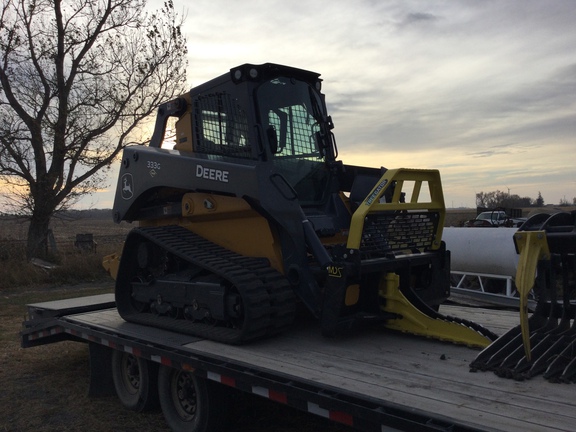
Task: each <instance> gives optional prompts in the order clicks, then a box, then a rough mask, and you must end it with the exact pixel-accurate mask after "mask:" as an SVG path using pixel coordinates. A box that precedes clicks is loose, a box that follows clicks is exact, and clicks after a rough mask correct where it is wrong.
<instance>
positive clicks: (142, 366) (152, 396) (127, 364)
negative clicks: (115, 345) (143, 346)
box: [112, 350, 158, 412]
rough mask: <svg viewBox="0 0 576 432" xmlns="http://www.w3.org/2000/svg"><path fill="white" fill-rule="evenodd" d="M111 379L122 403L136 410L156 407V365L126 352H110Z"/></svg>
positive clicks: (148, 409) (141, 410)
mask: <svg viewBox="0 0 576 432" xmlns="http://www.w3.org/2000/svg"><path fill="white" fill-rule="evenodd" d="M112 379H113V380H114V387H115V388H116V394H117V395H118V398H119V399H120V402H121V403H122V405H124V406H125V407H126V408H128V409H130V410H132V411H137V412H143V411H150V410H152V409H155V408H158V366H157V365H156V364H155V363H151V362H149V361H146V360H144V359H142V358H140V357H136V356H135V355H132V354H130V353H127V352H123V351H116V350H115V351H114V352H113V354H112Z"/></svg>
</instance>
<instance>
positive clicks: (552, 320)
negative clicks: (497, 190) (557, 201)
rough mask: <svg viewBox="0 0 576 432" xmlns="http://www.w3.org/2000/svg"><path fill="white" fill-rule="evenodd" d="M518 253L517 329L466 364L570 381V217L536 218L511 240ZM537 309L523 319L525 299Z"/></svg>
mask: <svg viewBox="0 0 576 432" xmlns="http://www.w3.org/2000/svg"><path fill="white" fill-rule="evenodd" d="M514 242H515V244H516V249H517V251H518V253H519V254H520V257H519V262H518V268H517V273H516V286H517V288H518V294H519V297H520V299H519V300H520V325H518V326H517V327H514V328H513V329H511V330H509V331H508V332H507V333H505V334H504V335H502V336H501V337H500V338H499V339H498V340H496V341H495V342H494V343H493V344H492V345H490V346H488V347H487V348H486V349H484V350H483V351H482V352H481V353H480V354H479V355H478V357H477V358H476V359H475V360H474V361H473V362H472V363H471V365H470V366H471V368H472V369H473V370H492V371H494V372H495V373H496V374H498V375H499V376H502V377H506V378H514V379H518V380H522V379H528V378H531V377H533V376H535V375H538V374H542V373H543V375H544V378H546V379H548V380H550V381H552V382H574V381H575V380H576V304H575V302H574V298H575V295H576V212H572V213H556V214H554V215H548V214H539V215H535V216H533V217H532V218H530V219H528V220H527V221H526V222H525V223H524V225H522V227H521V228H520V229H519V230H518V232H516V233H515V235H514ZM532 291H533V292H534V295H535V296H536V298H537V304H536V308H535V310H534V312H533V313H532V316H531V317H530V318H528V313H529V311H528V295H529V293H530V292H532Z"/></svg>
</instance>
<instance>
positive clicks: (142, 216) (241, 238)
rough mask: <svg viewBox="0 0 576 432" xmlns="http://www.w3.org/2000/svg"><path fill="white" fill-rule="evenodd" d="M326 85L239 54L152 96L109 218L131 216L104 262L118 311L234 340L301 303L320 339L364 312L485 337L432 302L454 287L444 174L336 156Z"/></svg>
mask: <svg viewBox="0 0 576 432" xmlns="http://www.w3.org/2000/svg"><path fill="white" fill-rule="evenodd" d="M320 89H321V80H320V79H319V75H318V74H316V73H313V72H309V71H305V70H300V69H295V68H291V67H286V66H281V65H276V64H263V65H250V64H245V65H242V66H239V67H236V68H233V69H231V70H230V72H229V73H226V74H224V75H222V76H220V77H218V78H215V79H213V80H211V81H209V82H207V83H205V84H202V85H200V86H198V87H195V88H193V89H192V90H191V91H190V92H189V93H187V94H185V95H183V96H182V97H180V98H178V99H176V100H172V101H169V102H167V103H165V104H163V105H162V106H160V108H159V110H158V115H157V120H156V125H155V130H154V134H153V136H152V139H151V142H150V144H149V146H134V147H128V148H126V149H125V150H124V154H123V158H122V167H121V171H120V174H119V178H118V186H117V191H116V197H115V202H114V219H115V221H116V222H120V221H138V222H139V224H138V227H137V228H134V229H133V230H132V231H131V232H130V234H129V235H128V237H127V239H126V242H125V245H124V249H123V252H122V255H121V258H120V259H119V260H114V259H109V260H108V263H107V266H108V267H109V268H110V270H111V272H112V273H113V274H115V275H116V303H117V308H118V311H119V313H120V314H121V316H122V317H123V318H124V319H125V320H127V321H133V322H138V323H143V324H147V325H151V326H157V327H162V328H166V329H171V330H175V331H180V332H185V333H190V334H195V335H198V336H201V337H206V338H209V339H213V340H217V341H222V342H226V343H243V342H246V341H249V340H253V339H256V338H261V337H265V336H267V335H270V334H274V333H277V332H280V331H282V330H285V329H287V328H289V327H290V325H291V324H292V322H293V320H294V316H295V310H296V304H297V302H299V303H302V304H304V305H305V306H306V307H307V308H308V309H309V310H310V311H311V313H312V314H313V315H315V316H316V317H317V318H318V319H319V320H320V323H321V328H322V331H323V333H324V334H325V335H327V336H331V335H336V334H338V333H340V332H342V331H345V330H348V329H350V328H352V327H354V326H355V325H357V324H360V323H363V322H372V323H376V324H380V325H385V326H386V327H389V328H393V329H397V330H401V331H405V332H410V333H414V334H419V335H424V336H429V337H435V338H440V339H445V340H450V341H453V342H457V343H463V344H467V345H473V346H486V345H488V344H489V342H490V340H491V339H492V338H493V336H494V335H493V334H491V333H490V332H488V331H487V330H485V329H483V328H482V327H480V326H478V325H476V324H474V323H470V322H467V321H465V320H458V319H455V318H449V317H444V316H441V315H439V314H438V313H437V312H436V310H437V309H438V305H439V304H440V303H441V302H442V301H443V300H445V299H446V298H447V296H448V295H449V289H450V286H449V271H450V256H449V252H447V251H446V250H445V246H444V243H443V242H442V227H443V221H444V213H445V209H444V199H443V195H442V186H441V182H440V175H439V173H438V171H436V170H414V169H385V168H381V169H374V168H366V167H360V166H350V165H345V164H343V163H342V162H341V161H339V160H337V157H338V149H337V147H336V143H335V140H334V136H333V134H332V128H333V123H332V120H331V118H330V116H329V115H328V114H327V112H326V104H325V100H324V96H323V94H322V93H321V92H320ZM170 117H176V118H177V121H176V136H175V143H173V144H174V145H173V149H165V148H162V146H163V144H164V145H165V144H166V143H165V142H164V141H165V136H164V135H165V130H166V124H167V120H168V119H169V118H170Z"/></svg>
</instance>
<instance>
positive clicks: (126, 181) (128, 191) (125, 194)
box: [122, 173, 134, 200]
mask: <svg viewBox="0 0 576 432" xmlns="http://www.w3.org/2000/svg"><path fill="white" fill-rule="evenodd" d="M132 185H133V180H132V174H129V173H126V174H124V175H123V176H122V198H124V199H125V200H129V199H131V198H132V197H133V196H134V191H133V188H132Z"/></svg>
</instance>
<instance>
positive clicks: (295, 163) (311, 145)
mask: <svg viewBox="0 0 576 432" xmlns="http://www.w3.org/2000/svg"><path fill="white" fill-rule="evenodd" d="M257 99H258V107H259V111H260V121H261V124H262V127H263V129H264V130H265V131H266V139H267V140H268V145H269V147H270V150H271V153H272V155H273V162H274V165H275V167H276V168H277V170H278V171H279V172H280V173H281V174H282V175H283V176H284V177H285V178H286V180H287V181H288V182H289V183H290V184H291V185H292V187H293V188H294V189H295V190H296V192H297V193H298V197H299V199H300V201H301V204H303V205H306V204H316V203H319V202H322V201H323V200H324V198H325V195H326V194H325V192H326V188H327V185H328V179H329V174H328V170H327V169H326V167H325V164H324V152H323V151H322V149H321V143H320V142H319V140H320V138H319V136H320V133H321V124H322V122H323V121H324V119H325V118H326V115H325V113H324V112H323V104H322V100H321V98H320V94H319V93H318V92H317V91H316V90H314V89H313V88H312V87H311V86H310V85H309V84H308V83H305V82H303V81H299V80H296V79H294V78H285V77H279V78H275V79H273V80H270V81H268V82H266V83H264V84H262V85H261V86H260V87H259V88H258V90H257Z"/></svg>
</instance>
